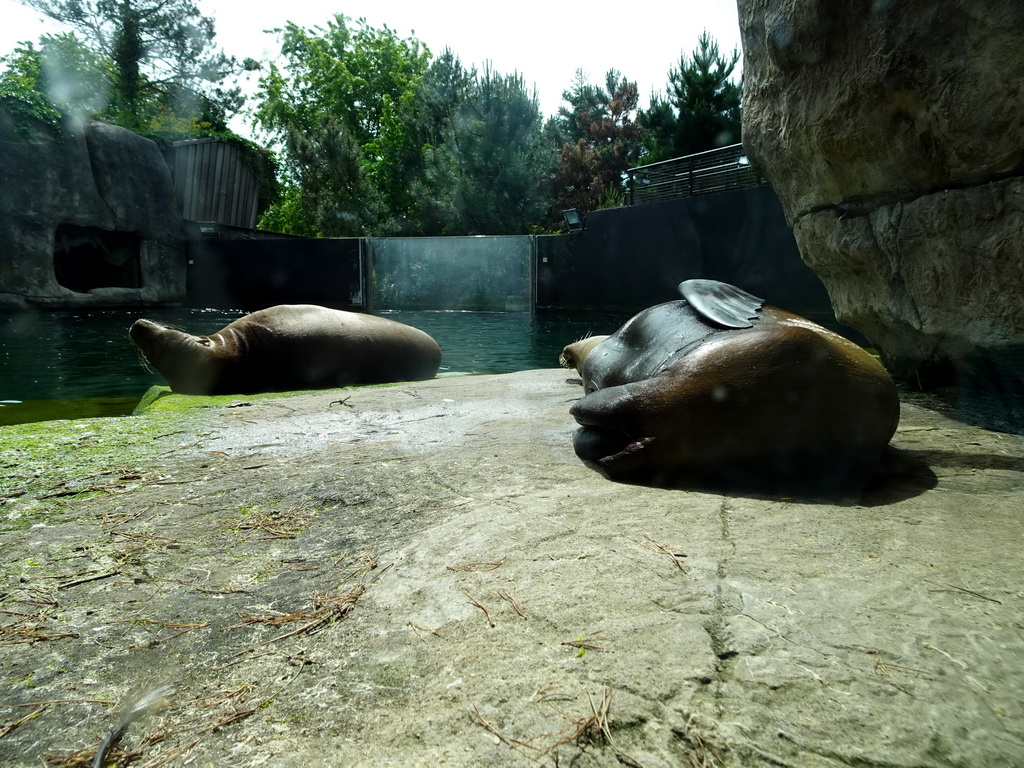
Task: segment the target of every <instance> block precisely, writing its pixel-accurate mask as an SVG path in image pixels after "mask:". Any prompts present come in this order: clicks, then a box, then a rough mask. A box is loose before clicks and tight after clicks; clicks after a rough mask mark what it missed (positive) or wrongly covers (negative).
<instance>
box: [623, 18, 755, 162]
mask: <svg viewBox="0 0 1024 768" xmlns="http://www.w3.org/2000/svg"><path fill="white" fill-rule="evenodd" d="M739 57H740V55H739V51H736V50H733V52H732V54H731V55H730V56H729V57H728V58H724V57H723V56H722V55H721V53H720V52H719V50H718V43H717V42H715V41H714V40H712V38H711V36H710V35H709V34H708V33H707V32H705V33H704V34H702V35H701V36H700V38H699V40H698V41H697V48H696V49H695V50H694V51H693V53H692V54H691V55H690V57H689V58H687V57H686V56H685V55H683V56H680V57H679V66H678V67H673V68H672V69H671V70H669V84H668V89H667V91H666V96H660V95H655V96H652V98H651V104H650V107H649V108H648V109H647V110H646V111H644V112H643V113H642V114H641V118H640V123H641V125H642V126H643V128H644V129H645V131H646V146H647V152H648V154H647V156H646V157H645V158H644V162H649V163H653V162H657V161H659V160H667V159H669V158H672V157H681V156H683V155H690V154H693V153H695V152H704V151H706V150H709V149H716V148H718V147H723V146H727V145H729V144H735V143H737V142H738V141H740V116H741V113H740V99H741V95H742V87H741V86H740V85H738V84H737V83H734V82H732V81H731V80H730V78H731V77H732V73H733V70H734V69H735V68H736V64H737V63H738V62H739Z"/></svg>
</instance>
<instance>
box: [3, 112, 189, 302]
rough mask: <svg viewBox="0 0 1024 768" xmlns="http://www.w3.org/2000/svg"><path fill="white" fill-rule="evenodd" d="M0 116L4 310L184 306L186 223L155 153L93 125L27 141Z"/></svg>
mask: <svg viewBox="0 0 1024 768" xmlns="http://www.w3.org/2000/svg"><path fill="white" fill-rule="evenodd" d="M21 127H22V128H23V130H22V131H20V132H19V130H18V129H17V128H16V127H15V125H14V121H13V119H12V118H11V116H10V115H9V114H8V113H7V112H6V111H5V110H3V109H0V167H2V168H3V171H4V175H3V183H2V184H0V252H2V253H3V254H4V258H3V259H2V260H0V306H8V307H19V306H38V307H46V308H66V307H111V306H130V305H152V304H166V303H176V302H181V301H183V300H184V292H185V259H184V250H183V245H182V231H181V230H182V222H181V214H180V213H179V211H178V209H177V205H176V203H175V200H174V191H173V187H172V184H171V177H170V172H169V171H168V168H167V165H166V163H165V162H164V159H163V156H162V155H161V153H160V150H159V148H158V147H157V145H156V144H155V143H153V142H152V141H150V140H149V139H145V138H143V137H141V136H137V135H136V134H133V133H131V132H130V131H127V130H125V129H124V128H120V127H117V126H114V125H109V124H106V123H100V122H91V123H87V124H86V125H85V127H84V129H83V130H81V131H71V130H66V131H64V132H63V134H62V136H60V137H57V136H55V135H54V134H53V133H51V132H49V131H48V130H47V129H46V128H44V127H42V126H39V127H29V128H28V132H29V133H30V134H31V136H28V135H26V133H25V129H24V126H21Z"/></svg>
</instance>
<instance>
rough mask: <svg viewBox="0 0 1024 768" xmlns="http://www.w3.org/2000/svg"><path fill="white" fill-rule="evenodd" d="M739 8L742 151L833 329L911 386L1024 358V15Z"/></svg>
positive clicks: (940, 8)
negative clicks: (853, 332)
mask: <svg viewBox="0 0 1024 768" xmlns="http://www.w3.org/2000/svg"><path fill="white" fill-rule="evenodd" d="M739 9H740V26H741V32H742V39H743V48H744V69H743V75H744V99H743V135H744V145H745V147H746V149H747V152H748V154H749V156H750V157H751V159H752V160H753V161H754V162H755V164H756V165H757V166H758V167H759V168H760V170H761V172H762V173H763V174H764V175H765V176H766V177H767V178H768V179H769V180H770V181H771V183H772V185H773V187H774V188H775V191H776V192H777V193H778V195H779V197H780V199H781V201H782V204H783V208H784V209H785V211H786V216H787V218H788V220H789V221H790V223H791V224H792V226H793V230H794V234H795V236H796V239H797V243H798V246H799V248H800V252H801V254H802V256H803V258H804V260H805V261H806V262H807V263H808V264H809V265H810V266H811V268H812V269H814V271H815V272H816V273H817V274H818V276H819V277H821V279H822V282H824V283H825V286H826V288H827V289H828V291H829V294H830V296H831V298H832V302H833V306H834V307H835V310H836V315H837V317H838V319H839V320H840V321H841V322H843V323H846V324H848V325H851V326H853V327H855V328H857V329H858V330H860V331H862V332H863V333H864V334H865V335H866V336H867V337H868V338H869V339H870V340H871V342H872V343H873V344H874V345H876V346H877V347H878V348H879V349H880V351H881V352H882V354H883V355H884V357H885V359H886V361H887V363H888V364H889V366H890V367H891V368H893V369H894V370H895V372H896V373H897V374H898V375H900V374H902V375H903V376H904V377H911V376H920V377H922V378H926V377H927V376H928V375H929V374H930V373H932V372H935V375H934V379H935V381H936V382H938V381H940V380H941V379H942V378H943V376H946V377H948V375H949V374H950V372H954V371H960V372H963V371H964V370H965V369H970V368H971V367H974V366H976V365H977V362H978V360H982V361H990V360H991V359H992V358H993V357H995V358H1000V357H1001V356H1002V355H1003V353H1004V352H1006V351H1007V350H1010V351H1011V352H1013V353H1016V352H1019V351H1020V349H1021V345H1022V344H1024V268H1022V264H1024V238H1022V237H1021V236H1020V234H1021V231H1022V224H1024V182H1022V181H1021V178H1020V177H1021V172H1022V170H1024V94H1022V91H1021V89H1020V82H1021V80H1022V79H1024V47H1022V46H1021V45H1020V40H1021V37H1022V35H1024V5H1021V4H1020V3H1017V2H1011V1H1009V0H986V2H981V3H969V2H962V1H961V0H943V1H942V2H930V1H926V0H912V1H910V2H900V3H892V2H872V3H863V2H855V1H854V0H839V1H837V2H832V3H811V2H805V1H804V0H739ZM1011 357H1014V358H1016V357H1019V355H1016V354H1012V355H1011ZM940 374H941V375H940ZM1007 375H1008V376H1009V378H1010V379H1012V381H1013V382H1014V383H1013V386H1014V387H1024V381H1022V380H1021V375H1024V366H1020V365H1019V361H1018V365H1017V366H1015V367H1014V369H1013V370H1011V371H1009V372H1008V373H1007ZM997 386H998V385H997ZM1022 394H1024V393H1022ZM1021 408H1022V409H1024V406H1021ZM1022 414H1024V410H1022ZM1021 424H1022V425H1024V418H1021Z"/></svg>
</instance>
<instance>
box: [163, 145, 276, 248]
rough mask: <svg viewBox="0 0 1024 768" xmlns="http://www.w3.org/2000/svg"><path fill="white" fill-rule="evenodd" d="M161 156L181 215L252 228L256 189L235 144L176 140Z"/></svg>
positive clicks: (198, 219) (254, 218) (193, 218)
mask: <svg viewBox="0 0 1024 768" xmlns="http://www.w3.org/2000/svg"><path fill="white" fill-rule="evenodd" d="M164 158H165V159H166V161H167V165H168V167H169V168H170V169H171V178H172V179H173V180H174V190H175V197H176V198H177V201H178V205H179V206H180V208H181V215H182V218H184V219H188V220H191V221H215V222H217V223H218V224H225V225H228V226H232V227H245V228H248V229H253V228H255V226H256V215H257V209H258V203H259V188H258V186H257V184H256V177H255V175H254V174H253V172H252V171H251V170H250V169H249V167H248V166H247V165H246V164H245V161H244V159H243V157H242V153H241V152H240V151H239V150H238V149H237V148H236V147H234V146H232V145H231V144H227V143H225V142H222V141H218V140H217V139H191V140H188V141H177V142H175V143H174V144H172V145H171V146H170V147H168V148H167V149H166V150H165V151H164Z"/></svg>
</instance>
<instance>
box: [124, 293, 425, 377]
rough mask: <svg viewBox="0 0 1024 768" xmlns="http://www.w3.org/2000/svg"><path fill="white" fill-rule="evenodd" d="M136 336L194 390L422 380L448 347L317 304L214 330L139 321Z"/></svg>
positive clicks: (266, 312)
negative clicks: (187, 330)
mask: <svg viewBox="0 0 1024 768" xmlns="http://www.w3.org/2000/svg"><path fill="white" fill-rule="evenodd" d="M129 336H130V337H131V340H132V342H133V343H134V344H135V346H136V348H137V349H138V350H139V351H140V352H141V353H142V355H143V356H144V357H145V359H146V360H147V361H148V362H149V363H151V364H152V365H153V367H154V368H156V369H157V371H159V372H160V374H161V375H162V376H163V377H164V378H165V379H167V382H168V383H169V384H170V385H171V389H173V390H174V391H175V392H181V393H183V394H187V395H220V394H236V393H237V394H251V393H255V392H281V391H286V390H292V389H326V388H329V387H344V386H348V385H350V384H378V383H384V382H391V381H421V380H423V379H431V378H433V377H434V375H435V374H436V373H437V368H438V365H439V364H440V362H441V348H440V347H439V346H438V345H437V342H436V341H434V339H433V338H431V337H430V336H429V335H427V334H426V333H424V332H423V331H421V330H418V329H416V328H412V327H410V326H408V325H403V324H402V323H398V322H395V321H394V320H388V319H386V318H383V317H376V316H374V315H364V314H360V313H357V312H343V311H341V310H338V309H328V308H326V307H318V306H313V305H310V304H281V305H279V306H276V307H270V308H269V309H263V310H260V311H259V312H253V313H252V314H251V315H246V316H245V317H241V318H239V319H238V320H235V321H234V322H233V323H231V324H230V325H228V326H226V327H225V328H222V329H221V330H219V331H217V332H216V333H214V334H211V335H209V336H192V335H191V334H188V333H184V332H182V331H179V330H176V329H174V328H169V327H167V326H164V325H161V324H159V323H154V322H152V321H150V320H136V321H135V323H134V324H133V325H132V327H131V330H130V331H129Z"/></svg>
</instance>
